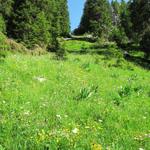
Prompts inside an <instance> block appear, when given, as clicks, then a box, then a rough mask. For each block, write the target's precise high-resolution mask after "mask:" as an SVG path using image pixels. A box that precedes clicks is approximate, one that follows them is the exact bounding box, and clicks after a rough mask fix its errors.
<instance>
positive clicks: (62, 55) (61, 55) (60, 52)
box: [56, 39, 66, 60]
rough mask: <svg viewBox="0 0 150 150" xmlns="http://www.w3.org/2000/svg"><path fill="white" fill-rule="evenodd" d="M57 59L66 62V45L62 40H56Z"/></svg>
mask: <svg viewBox="0 0 150 150" xmlns="http://www.w3.org/2000/svg"><path fill="white" fill-rule="evenodd" d="M56 46H57V47H56V48H57V49H56V59H57V60H65V59H66V50H65V44H64V42H63V40H62V39H57V40H56Z"/></svg>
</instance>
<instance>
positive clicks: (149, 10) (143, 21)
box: [130, 0, 150, 55]
mask: <svg viewBox="0 0 150 150" xmlns="http://www.w3.org/2000/svg"><path fill="white" fill-rule="evenodd" d="M130 11H131V20H132V23H133V27H132V30H133V31H134V35H136V37H137V39H138V41H139V42H140V46H141V48H143V50H144V51H145V52H146V54H147V55H149V54H150V48H149V43H150V26H149V25H150V1H149V0H144V1H143V0H133V1H130Z"/></svg>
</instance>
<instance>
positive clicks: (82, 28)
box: [75, 0, 111, 37]
mask: <svg viewBox="0 0 150 150" xmlns="http://www.w3.org/2000/svg"><path fill="white" fill-rule="evenodd" d="M109 11H110V8H109V3H108V1H107V0H87V1H86V3H85V7H84V13H83V16H82V19H81V23H80V25H79V28H78V29H76V30H75V33H77V34H84V33H88V32H89V33H92V34H94V36H98V37H101V36H104V35H107V33H108V32H109V30H110V29H109V27H110V24H111V19H110V13H109Z"/></svg>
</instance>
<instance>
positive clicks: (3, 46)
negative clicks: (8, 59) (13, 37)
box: [0, 32, 9, 50]
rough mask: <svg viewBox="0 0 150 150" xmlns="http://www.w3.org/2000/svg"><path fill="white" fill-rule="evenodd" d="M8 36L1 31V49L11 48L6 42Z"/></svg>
mask: <svg viewBox="0 0 150 150" xmlns="http://www.w3.org/2000/svg"><path fill="white" fill-rule="evenodd" d="M6 40H7V38H6V36H5V35H4V34H3V33H2V32H0V50H8V49H9V46H8V45H7V43H6Z"/></svg>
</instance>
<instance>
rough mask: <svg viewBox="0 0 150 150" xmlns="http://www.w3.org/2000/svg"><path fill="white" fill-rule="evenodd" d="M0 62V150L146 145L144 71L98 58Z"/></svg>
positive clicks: (148, 122)
mask: <svg viewBox="0 0 150 150" xmlns="http://www.w3.org/2000/svg"><path fill="white" fill-rule="evenodd" d="M67 57H68V59H67V60H66V61H57V60H55V59H53V56H52V55H43V56H31V55H22V54H16V55H15V54H13V55H8V57H6V58H5V59H4V61H2V62H0V149H2V150H3V149H9V150H17V149H21V150H23V149H52V150H55V149H62V150H68V149H70V150H73V149H86V150H88V149H93V150H100V148H102V149H110V150H120V149H123V150H131V149H135V150H137V149H139V148H143V149H145V150H148V149H149V147H150V117H149V116H150V109H149V108H150V101H149V100H150V84H149V83H150V73H149V71H147V70H144V69H142V68H140V67H137V66H135V65H133V64H131V63H128V62H126V61H123V64H121V65H118V64H117V60H116V59H115V58H112V59H109V60H106V58H105V57H104V56H102V55H89V54H87V55H68V56H67Z"/></svg>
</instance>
